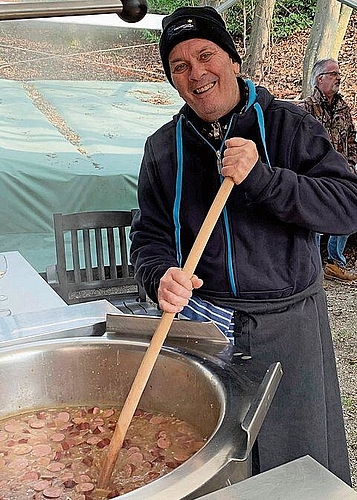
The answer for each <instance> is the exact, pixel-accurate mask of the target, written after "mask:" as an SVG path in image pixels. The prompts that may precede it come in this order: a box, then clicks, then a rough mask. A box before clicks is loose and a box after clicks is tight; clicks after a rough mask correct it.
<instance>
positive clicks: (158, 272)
mask: <svg viewBox="0 0 357 500" xmlns="http://www.w3.org/2000/svg"><path fill="white" fill-rule="evenodd" d="M241 84H242V83H241ZM258 104H259V105H258ZM237 109H238V110H239V111H238V112H233V113H232V114H231V117H230V122H229V126H228V130H227V134H226V137H225V139H226V138H229V137H243V138H245V139H250V140H253V141H254V142H255V143H256V144H257V147H258V151H259V154H260V159H259V160H258V162H257V163H256V165H255V166H254V168H253V169H252V171H251V172H250V173H249V175H248V177H247V178H246V179H245V180H244V181H243V182H242V183H241V184H240V185H238V186H235V187H234V188H233V191H232V193H231V194H230V197H229V199H228V201H227V204H226V208H225V210H224V213H223V214H222V216H221V217H220V219H219V221H218V223H217V225H216V227H215V229H214V231H213V233H212V235H211V237H210V240H209V242H208V244H207V246H206V248H205V250H204V252H203V255H202V257H201V259H200V262H199V264H198V266H197V269H196V272H195V274H197V276H199V277H200V278H202V279H203V281H204V284H203V286H202V288H200V289H199V290H197V291H196V292H195V293H197V295H199V296H201V297H202V298H205V299H206V300H209V301H211V302H213V303H214V302H215V300H219V301H220V302H221V301H222V300H223V301H224V299H225V298H228V297H229V298H233V297H237V298H241V299H252V300H264V299H274V298H281V297H288V296H290V295H293V294H295V293H297V292H300V291H302V290H304V289H306V288H307V287H308V286H309V285H310V284H311V283H313V282H314V281H315V280H316V279H317V277H318V275H319V274H320V272H321V259H320V255H319V250H318V248H317V247H316V244H315V238H314V233H315V232H321V233H327V234H350V233H352V232H355V231H356V230H357V176H355V175H354V174H352V173H351V172H350V171H349V169H348V165H347V162H346V161H345V160H344V159H343V157H342V156H341V155H340V154H339V153H337V152H336V151H335V150H334V148H333V147H332V145H331V144H330V142H329V139H328V136H327V133H326V131H325V129H324V128H323V126H322V125H320V123H319V122H318V121H317V120H315V119H314V118H313V117H312V116H311V115H310V114H308V113H306V112H305V111H303V110H301V109H300V108H298V107H297V106H296V105H294V104H292V103H288V102H284V101H280V100H276V99H275V98H274V97H273V96H272V95H271V94H270V93H269V92H268V91H267V90H266V89H265V88H263V87H257V88H256V91H255V89H254V87H253V86H252V84H251V82H250V83H248V95H247V105H246V106H244V107H243V109H241V106H240V107H239V108H237ZM260 110H261V111H262V113H261V115H263V117H262V116H261V115H260V114H259V113H260ZM263 120H264V123H263ZM199 122H200V119H199V118H198V117H197V115H195V113H194V112H193V111H192V109H190V108H189V107H188V106H187V105H185V106H184V107H183V108H182V109H181V110H180V112H179V114H178V115H176V116H175V117H174V118H173V120H172V121H170V122H169V123H167V124H165V125H163V126H162V127H161V128H160V129H159V130H157V131H156V132H155V133H154V134H153V135H152V136H150V137H149V138H148V139H147V141H146V144H145V152H144V157H143V160H142V165H141V170H140V175H139V185H138V200H139V208H140V211H139V212H138V214H137V216H136V218H135V220H134V222H133V226H132V231H131V240H132V246H131V260H132V263H133V265H134V267H135V272H136V276H137V278H138V280H139V281H141V282H142V283H143V285H144V287H145V289H146V291H147V293H148V295H149V296H150V297H151V299H153V300H154V301H157V289H158V285H159V280H160V278H161V277H162V276H163V274H164V273H165V272H166V270H167V269H168V268H169V267H172V266H182V265H183V264H184V262H185V260H186V258H187V255H188V253H189V251H190V249H191V247H192V245H193V243H194V240H195V237H196V235H197V233H198V231H199V229H200V227H201V224H202V222H203V220H204V218H205V216H206V214H207V212H208V210H209V208H210V206H211V204H212V202H213V199H214V197H215V195H216V193H217V191H218V189H219V186H220V183H221V182H222V176H221V175H220V174H219V171H218V168H217V156H219V154H222V153H223V151H224V141H223V142H222V144H221V146H220V147H219V148H217V150H215V148H214V147H213V146H212V145H211V144H210V143H209V142H208V141H207V139H205V138H204V136H203V135H202V134H201V133H200V131H199V127H198V124H199ZM264 136H265V137H264ZM217 151H218V153H217Z"/></svg>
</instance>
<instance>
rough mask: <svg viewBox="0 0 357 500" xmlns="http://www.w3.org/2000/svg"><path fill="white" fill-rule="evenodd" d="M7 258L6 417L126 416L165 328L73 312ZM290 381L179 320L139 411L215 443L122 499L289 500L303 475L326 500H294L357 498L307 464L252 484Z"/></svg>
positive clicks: (0, 327)
mask: <svg viewBox="0 0 357 500" xmlns="http://www.w3.org/2000/svg"><path fill="white" fill-rule="evenodd" d="M7 257H8V259H9V271H8V275H7V276H6V279H7V280H8V281H6V279H3V280H2V281H3V283H2V285H3V287H2V290H3V291H4V292H5V293H7V294H8V296H9V307H11V309H12V311H13V312H16V313H17V314H12V315H11V316H8V317H5V318H0V387H1V394H0V408H1V410H0V417H7V416H10V415H13V414H17V413H19V412H22V411H27V410H31V409H34V408H35V409H36V408H46V407H47V408H48V407H61V406H64V405H68V406H80V405H83V404H84V403H85V405H86V406H87V405H89V406H105V405H108V404H109V405H113V406H115V407H119V408H120V407H121V406H122V405H123V403H124V401H125V398H126V396H127V394H128V392H129V390H130V387H131V385H132V383H133V380H134V378H135V375H136V372H137V369H138V367H139V365H140V362H141V359H142V357H143V355H144V353H145V351H146V349H147V347H148V345H149V343H150V340H151V337H152V334H153V332H154V331H155V329H156V328H157V325H158V322H159V321H160V318H158V317H147V316H133V315H123V314H121V313H120V312H119V311H118V310H117V309H116V308H115V307H114V306H112V305H111V304H109V303H108V302H107V301H106V300H99V301H95V302H89V303H83V304H76V305H73V306H67V305H66V304H65V303H64V302H63V301H62V299H61V298H60V297H58V296H57V294H56V293H55V292H54V291H53V290H52V289H51V287H49V285H48V284H47V283H46V282H45V281H44V280H42V278H41V277H40V276H39V275H38V274H37V273H36V271H35V270H34V269H33V268H32V267H31V266H30V265H29V264H28V263H27V262H26V260H25V259H23V257H22V256H21V255H20V254H18V252H9V253H8V254H7ZM25 292H26V293H25ZM19 297H21V298H22V299H21V300H20V299H19ZM281 376H282V370H281V366H280V363H275V364H273V365H271V366H260V365H259V366H258V365H257V364H256V363H255V362H254V360H252V359H250V357H245V356H243V355H242V353H240V352H238V351H237V349H236V348H235V347H234V346H232V345H231V343H230V342H229V341H228V340H227V339H226V338H225V337H224V336H223V335H222V334H221V333H220V331H219V330H218V329H217V328H216V327H215V326H214V325H213V324H211V323H204V324H202V323H196V322H193V321H186V320H174V322H173V324H172V327H171V329H170V331H169V334H168V337H167V339H166V342H165V345H164V347H163V348H162V349H161V352H160V355H159V357H158V359H157V361H156V364H155V367H154V370H153V372H152V373H151V376H150V379H149V382H148V384H147V386H146V389H145V391H144V394H143V396H142V398H141V400H140V406H139V407H140V408H142V409H144V410H145V409H147V410H150V411H156V412H162V413H168V414H172V415H175V416H176V417H177V418H180V419H182V420H185V421H187V422H188V423H191V424H192V425H195V426H196V427H197V428H198V429H199V430H200V431H201V432H202V433H203V434H204V435H205V436H207V442H206V443H205V445H204V446H203V447H202V448H201V449H200V450H199V451H198V452H196V453H195V454H194V455H193V456H192V457H191V458H190V459H188V460H187V461H186V462H184V463H183V464H182V465H180V466H179V467H177V468H176V469H174V470H173V471H172V472H170V473H169V474H167V475H165V476H163V477H161V478H159V479H156V480H155V481H153V482H151V483H149V484H147V485H146V486H143V487H141V488H139V489H137V490H134V491H132V492H130V493H127V494H125V495H121V496H118V497H116V498H118V499H119V498H128V500H129V499H132V500H144V499H145V500H147V499H148V498H150V499H152V500H161V499H167V498H170V500H195V499H197V498H206V497H207V500H208V499H210V500H211V499H212V500H213V499H216V498H217V499H218V498H219V499H220V500H223V499H226V498H227V500H228V499H230V498H232V499H233V498H245V499H246V500H258V499H264V500H268V499H269V500H270V497H268V496H267V493H266V492H267V491H268V489H267V486H262V485H264V484H265V483H264V482H265V481H268V483H267V484H270V485H271V484H274V485H275V487H276V488H278V486H279V485H280V488H281V490H282V491H285V493H284V494H283V496H278V492H280V490H279V489H274V490H273V491H274V492H275V493H274V495H275V496H274V495H273V496H272V497H271V498H272V499H273V498H274V500H277V499H278V498H292V497H290V494H289V495H288V496H286V495H287V494H286V490H284V488H287V487H289V485H290V484H291V482H292V480H293V478H298V477H299V478H301V484H302V485H305V486H306V485H307V484H308V483H309V482H311V485H310V487H308V488H307V489H309V488H310V489H311V488H312V484H314V485H315V489H313V490H312V491H321V492H324V493H323V495H325V496H321V497H318V496H310V497H309V496H307V494H306V488H305V489H304V488H302V489H301V496H299V495H300V493H299V488H298V487H297V486H296V487H294V494H295V497H294V500H295V499H296V500H300V498H301V499H304V500H308V499H310V498H311V500H312V499H314V500H319V498H321V500H322V498H324V499H326V498H329V499H331V500H335V499H336V500H337V499H338V500H342V499H346V500H350V499H351V500H352V498H354V496H353V495H354V494H355V493H354V492H353V490H352V489H350V488H349V487H348V486H346V485H345V484H344V483H342V482H341V481H340V480H338V479H337V478H336V477H335V476H333V475H332V474H331V473H329V472H328V471H326V470H325V469H324V468H323V467H321V466H320V465H319V464H317V463H316V462H315V461H313V460H312V459H310V457H305V458H304V459H303V462H297V463H295V462H294V463H292V464H286V466H283V467H282V468H277V469H274V470H273V471H269V472H268V473H264V474H260V475H259V476H256V477H250V476H251V450H252V446H253V444H254V442H255V440H256V438H257V436H258V434H259V430H260V427H261V425H262V424H263V422H264V418H265V416H266V414H267V412H268V411H269V407H270V403H271V401H272V399H273V397H274V394H275V391H276V389H277V387H278V385H279V381H280V379H281ZM183 395H184V397H183ZM302 465H303V466H302ZM284 467H287V469H284ZM295 467H298V468H297V470H296V471H294V468H295ZM316 467H318V468H320V474H319V475H317V474H315V472H316V470H315V469H316ZM289 471H290V472H289ZM287 472H289V474H288V473H287ZM269 474H270V475H269ZM276 474H280V476H279V481H278V480H277V479H276ZM324 474H328V477H329V481H327V482H326V478H325V477H324ZM270 476H271V477H272V478H273V479H270ZM321 478H323V484H324V489H322V488H320V487H319V481H320V479H321ZM321 480H322V479H321ZM316 488H317V489H316ZM336 488H337V489H336ZM240 492H242V493H240ZM258 492H259V493H258ZM342 493H343V494H344V495H345V496H342ZM249 495H250V496H249ZM257 495H258V496H257ZM355 495H356V494H355Z"/></svg>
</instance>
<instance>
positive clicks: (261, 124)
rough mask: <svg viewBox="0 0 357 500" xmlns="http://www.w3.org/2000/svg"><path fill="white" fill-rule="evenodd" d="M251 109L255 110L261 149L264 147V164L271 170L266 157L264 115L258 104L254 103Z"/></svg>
mask: <svg viewBox="0 0 357 500" xmlns="http://www.w3.org/2000/svg"><path fill="white" fill-rule="evenodd" d="M253 108H254V109H255V112H256V114H257V118H258V125H259V130H260V136H261V138H262V143H263V147H264V153H265V158H266V162H267V165H268V167H269V168H271V164H270V160H269V156H268V151H267V145H266V140H265V122H264V113H263V110H262V107H261V105H260V104H259V103H258V102H256V103H255V104H254V106H253Z"/></svg>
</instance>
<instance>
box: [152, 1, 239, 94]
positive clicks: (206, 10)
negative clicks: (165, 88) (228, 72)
mask: <svg viewBox="0 0 357 500" xmlns="http://www.w3.org/2000/svg"><path fill="white" fill-rule="evenodd" d="M162 28H163V32H162V35H161V38H160V43H159V49H160V55H161V60H162V64H163V67H164V70H165V74H166V76H167V78H168V80H169V82H170V83H171V85H173V83H172V79H171V73H170V66H169V55H170V52H171V50H172V49H173V48H174V47H175V46H176V45H177V44H178V43H181V42H183V41H184V40H190V39H192V38H203V39H205V40H210V41H211V42H214V43H215V44H217V45H219V47H221V48H222V49H223V50H225V51H226V52H227V53H228V54H229V55H230V57H231V58H232V59H233V60H234V61H237V62H238V63H239V64H241V63H242V61H241V58H240V56H239V54H238V52H237V49H236V47H235V45H234V42H233V39H232V37H231V35H230V34H229V33H228V31H227V29H226V25H225V23H224V21H223V19H222V17H221V16H220V15H219V14H218V12H217V11H216V9H214V8H213V7H208V6H206V7H179V8H178V9H176V10H175V11H174V12H173V13H172V14H170V15H169V16H166V17H164V18H163V20H162Z"/></svg>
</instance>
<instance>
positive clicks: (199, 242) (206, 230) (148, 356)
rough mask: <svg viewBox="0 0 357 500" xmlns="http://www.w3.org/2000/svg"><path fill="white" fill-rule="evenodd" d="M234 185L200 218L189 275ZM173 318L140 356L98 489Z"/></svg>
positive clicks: (167, 316)
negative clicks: (202, 218)
mask: <svg viewBox="0 0 357 500" xmlns="http://www.w3.org/2000/svg"><path fill="white" fill-rule="evenodd" d="M233 186H234V182H233V180H232V179H231V178H230V177H225V178H224V180H223V182H222V184H221V187H220V189H219V191H218V193H217V195H216V197H215V199H214V200H213V203H212V205H211V207H210V209H209V211H208V213H207V215H206V218H205V220H204V221H203V224H202V226H201V229H200V231H199V233H198V235H197V237H196V240H195V242H194V244H193V246H192V249H191V251H190V253H189V255H188V257H187V261H186V263H185V265H184V267H183V270H184V271H185V272H186V274H187V275H188V276H189V277H190V278H191V277H192V275H193V273H194V271H195V269H196V266H197V264H198V261H199V260H200V258H201V255H202V253H203V250H204V249H205V246H206V244H207V241H208V239H209V237H210V236H211V233H212V231H213V228H214V227H215V225H216V222H217V220H218V218H219V216H220V214H221V212H222V210H223V207H224V205H225V203H226V201H227V199H228V196H229V194H230V192H231V191H232V188H233ZM174 317H175V313H167V312H164V313H163V315H162V317H161V319H160V322H159V324H158V327H157V328H156V331H155V333H154V335H153V337H152V339H151V342H150V345H149V347H148V348H147V350H146V353H145V355H144V357H143V359H142V362H141V364H140V367H139V369H138V372H137V374H136V376H135V379H134V382H133V384H132V386H131V389H130V391H129V394H128V396H127V398H126V401H125V403H124V406H123V409H122V411H121V413H120V415H119V419H118V422H117V424H116V427H115V430H114V434H113V437H112V439H111V442H110V444H109V447H108V451H107V454H106V456H105V459H104V463H103V466H102V470H101V472H100V476H99V481H98V486H99V488H103V489H106V488H107V487H108V484H109V480H110V477H111V475H112V472H113V469H114V466H115V462H116V460H117V457H118V453H119V451H120V449H121V447H122V445H123V441H124V438H125V434H126V432H127V430H128V427H129V425H130V422H131V420H132V418H133V416H134V413H135V410H136V408H137V406H138V403H139V401H140V398H141V396H142V394H143V392H144V389H145V386H146V384H147V381H148V380H149V377H150V375H151V372H152V369H153V367H154V365H155V362H156V359H157V357H158V355H159V352H160V349H161V347H162V345H163V343H164V341H165V339H166V336H167V334H168V332H169V330H170V327H171V324H172V322H173V320H174Z"/></svg>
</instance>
